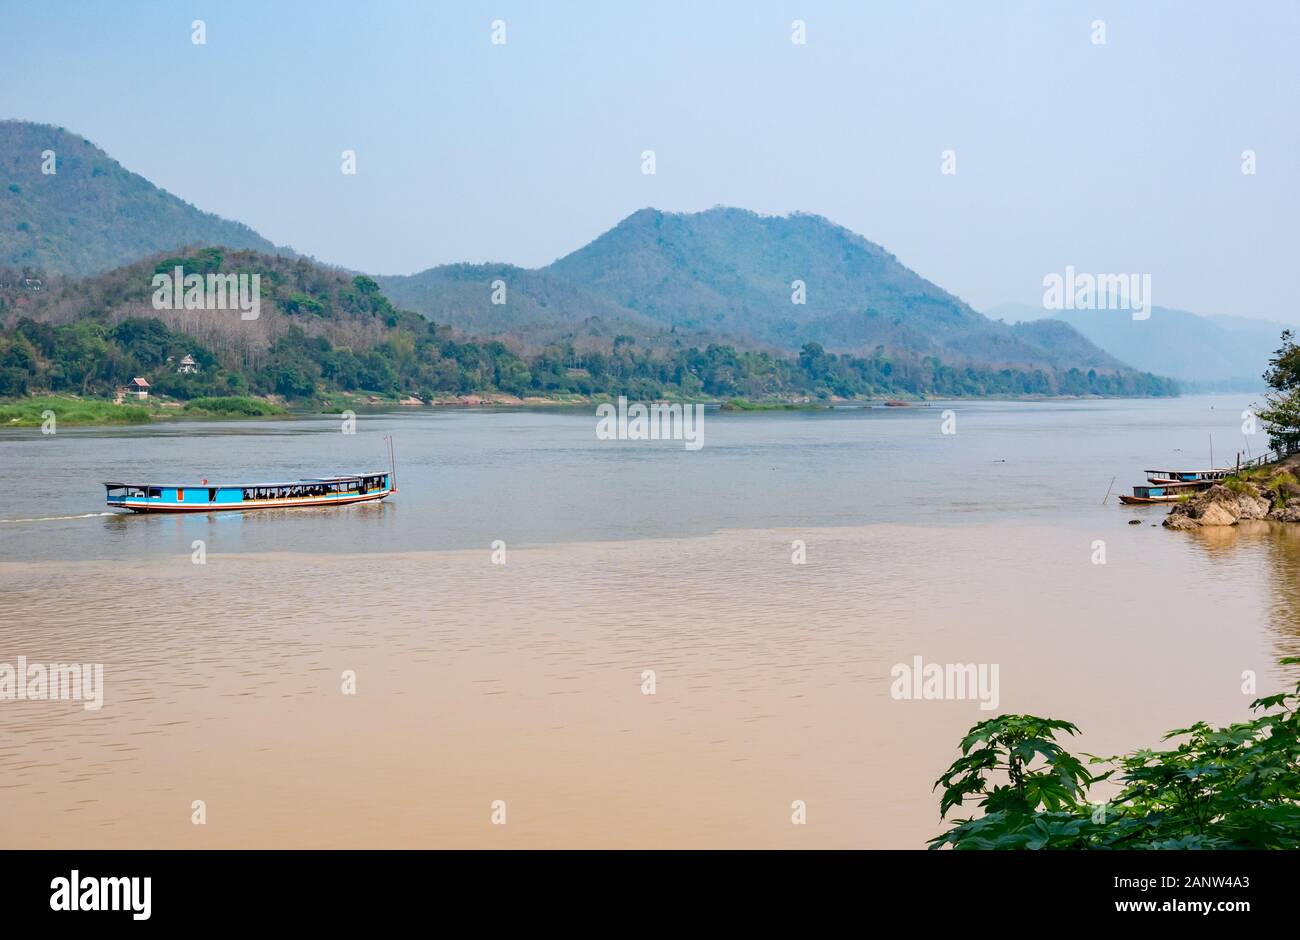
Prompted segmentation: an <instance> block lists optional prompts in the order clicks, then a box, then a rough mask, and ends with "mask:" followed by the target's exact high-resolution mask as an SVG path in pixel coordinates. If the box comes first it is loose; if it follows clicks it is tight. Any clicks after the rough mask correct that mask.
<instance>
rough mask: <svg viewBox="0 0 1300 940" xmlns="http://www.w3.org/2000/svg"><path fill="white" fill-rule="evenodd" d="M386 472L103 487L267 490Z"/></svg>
mask: <svg viewBox="0 0 1300 940" xmlns="http://www.w3.org/2000/svg"><path fill="white" fill-rule="evenodd" d="M388 472H389V471H387V470H375V471H373V472H371V473H358V474H352V475H349V476H340V477H313V478H310V479H306V480H289V481H286V482H281V483H117V482H105V483H104V485H105V486H110V487H117V486H136V487H140V488H141V489H144V488H148V487H155V488H166V489H170V488H171V487H177V488H180V489H202V488H204V487H207V488H209V489H216V490H247V489H263V488H268V487H273V486H308V485H311V484H319V483H353V482H356V481H358V480H363V479H365V478H366V477H382V476H387V475H388Z"/></svg>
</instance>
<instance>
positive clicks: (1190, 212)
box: [0, 0, 1300, 321]
mask: <svg viewBox="0 0 1300 940" xmlns="http://www.w3.org/2000/svg"><path fill="white" fill-rule="evenodd" d="M498 18H500V19H503V20H505V21H506V24H507V33H506V35H507V42H506V44H505V45H504V46H494V45H492V44H491V43H490V41H489V40H490V28H491V27H490V24H491V22H492V20H494V19H498ZM193 19H203V20H205V21H206V24H207V44H206V45H204V46H196V45H194V44H192V42H191V38H190V22H191V20H193ZM795 19H802V20H804V21H805V22H806V23H807V37H808V40H807V44H806V45H803V46H799V45H794V44H792V43H791V41H790V32H791V26H790V24H791V21H792V20H795ZM1095 19H1102V20H1104V21H1105V24H1106V25H1105V28H1106V40H1107V41H1106V44H1105V45H1094V44H1093V43H1092V42H1091V32H1092V28H1091V23H1092V21H1093V20H1095ZM0 22H2V23H3V27H4V28H3V31H2V32H0V116H3V117H17V118H24V119H29V120H35V121H42V122H48V123H53V124H59V125H62V126H64V127H66V128H68V129H70V130H73V131H76V132H78V133H80V134H84V135H85V136H86V137H88V138H90V140H92V141H93V142H94V143H96V144H98V145H99V146H100V147H102V148H104V149H105V150H106V151H108V153H109V154H110V155H112V156H113V157H115V158H116V159H118V160H119V161H121V162H122V163H123V164H124V165H125V166H126V167H127V168H128V169H131V170H134V171H136V172H138V173H140V174H142V175H144V176H145V177H147V178H148V179H150V180H152V181H153V182H154V183H156V184H158V185H160V186H162V187H164V188H166V189H168V190H170V191H171V192H173V193H175V194H176V195H178V196H181V197H182V198H184V199H187V200H189V201H190V202H192V203H194V204H195V205H197V206H199V207H200V208H203V209H206V210H209V211H212V212H217V213H219V214H221V215H224V216H228V217H230V218H234V219H238V220H240V221H242V222H245V223H247V224H249V225H251V226H252V227H253V228H255V229H257V230H258V231H259V232H261V233H262V234H263V235H265V236H266V237H268V238H270V239H271V240H273V241H275V242H277V243H280V244H289V245H292V246H293V247H294V248H296V249H298V250H299V251H303V252H306V253H309V254H312V255H314V256H316V257H317V258H320V259H321V260H324V261H328V262H332V263H336V264H340V265H345V266H348V267H352V268H359V269H363V270H366V271H370V272H374V273H381V274H390V273H407V272H411V271H416V270H419V269H421V268H425V267H428V266H431V265H434V264H440V263H444V262H451V261H488V260H495V261H508V262H513V263H515V264H520V265H527V266H536V265H542V264H546V263H548V262H550V261H552V260H554V259H555V258H557V257H559V256H561V255H563V254H566V253H567V252H569V251H572V250H573V249H575V248H577V247H579V246H581V245H582V244H584V243H586V242H587V241H589V240H591V239H592V238H594V237H595V236H596V235H598V234H600V233H601V232H602V231H604V230H605V229H607V228H609V227H610V226H612V225H614V224H615V223H616V222H617V221H618V220H619V219H621V218H623V217H624V216H626V215H627V214H629V213H630V212H632V211H634V210H636V209H638V208H641V207H643V206H648V205H649V206H656V207H658V208H661V209H667V210H674V211H689V210H698V209H705V208H708V207H710V206H713V205H717V204H725V205H735V206H744V207H747V208H750V209H755V210H758V211H761V212H773V213H784V212H787V211H790V210H803V211H807V212H815V213H820V214H822V215H825V216H827V217H829V218H830V219H832V220H834V221H836V222H839V223H841V224H843V225H845V226H848V227H849V228H851V229H853V230H855V231H857V232H860V233H861V234H863V235H865V236H866V237H867V238H869V239H871V240H873V241H875V242H878V243H880V244H882V245H884V246H885V247H886V248H888V249H889V250H890V251H892V252H894V253H895V254H896V255H898V257H899V258H900V260H902V261H903V262H904V263H905V264H907V265H909V266H910V267H912V268H914V269H916V270H917V271H918V272H920V273H921V274H923V275H924V276H926V277H928V278H930V279H931V280H933V281H935V282H936V283H938V284H940V285H941V286H943V287H945V288H947V289H948V290H950V291H952V292H954V293H956V294H958V295H960V296H961V297H963V298H965V299H966V300H968V301H970V302H971V303H972V304H974V305H975V306H976V307H977V308H982V307H985V306H988V305H992V304H994V303H997V302H999V301H1004V300H1005V301H1020V302H1026V303H1040V302H1041V298H1042V286H1041V285H1042V279H1043V276H1044V275H1045V274H1047V273H1048V272H1053V271H1055V272H1061V271H1063V270H1064V268H1065V266H1066V265H1067V264H1072V265H1074V266H1075V268H1076V269H1077V270H1079V271H1086V272H1144V273H1150V274H1151V276H1152V292H1153V298H1154V302H1155V303H1156V304H1157V305H1162V306H1176V307H1183V308H1186V309H1191V310H1195V311H1198V312H1204V313H1239V314H1244V315H1253V316H1266V317H1273V318H1278V319H1287V320H1297V321H1300V304H1298V303H1297V301H1296V299H1295V290H1294V285H1293V284H1292V279H1293V277H1294V276H1295V273H1296V271H1297V265H1296V259H1297V254H1298V250H1300V223H1298V220H1297V214H1298V213H1297V209H1300V184H1298V182H1297V170H1298V168H1300V120H1297V118H1298V117H1300V107H1298V105H1300V65H1298V64H1297V63H1300V4H1297V3H1292V2H1280V0H1279V2H1269V3H1221V4H1211V3H1194V2H1180V3H1173V2H1171V3H1156V2H1141V3H1133V2H1126V3H1106V2H1091V3H1074V2H1061V0H1042V2H1031V3H993V2H986V3H973V2H964V0H951V2H942V3H905V2H865V0H860V2H854V3H821V2H812V0H790V2H762V3H759V2H745V3H741V2H708V3H706V2H695V3H673V2H655V3H648V2H628V0H606V2H603V3H578V2H571V3H566V2H551V3H542V2H533V3H522V2H504V0H502V2H492V3H472V2H464V3H449V2H448V3H433V2H425V3H399V2H381V0H376V2H373V3H364V2H348V3H331V2H327V0H315V2H310V3H289V2H281V0H275V2H265V0H262V2H218V0H187V2H175V0H173V2H169V3H139V2H129V0H124V2H117V3H93V2H87V3H61V2H42V3H36V2H31V3H19V2H14V0H3V2H0ZM345 149H353V150H355V151H356V152H357V160H358V172H357V175H356V176H345V175H343V174H342V173H341V172H340V153H341V152H342V151H343V150H345ZM645 149H653V150H654V151H655V152H656V155H657V170H658V172H657V174H656V175H654V176H646V175H643V174H642V172H641V157H640V155H641V151H642V150H645ZM947 149H953V150H955V151H956V154H957V174H956V175H955V176H944V175H942V174H941V173H940V155H941V153H942V152H943V151H944V150H947ZM1246 149H1252V150H1254V151H1256V153H1257V155H1258V173H1257V175H1255V176H1246V175H1243V174H1242V172H1241V152H1242V151H1243V150H1246Z"/></svg>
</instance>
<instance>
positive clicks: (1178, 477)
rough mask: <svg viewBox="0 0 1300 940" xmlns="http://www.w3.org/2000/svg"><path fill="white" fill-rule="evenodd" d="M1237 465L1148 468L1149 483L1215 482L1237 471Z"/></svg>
mask: <svg viewBox="0 0 1300 940" xmlns="http://www.w3.org/2000/svg"><path fill="white" fill-rule="evenodd" d="M1237 472H1238V469H1237V468H1235V467H1228V468H1226V469H1223V470H1148V471H1146V474H1147V482H1148V483H1157V484H1158V483H1205V482H1210V483H1215V482H1217V481H1219V480H1226V479H1227V478H1228V477H1230V476H1232V475H1233V474H1234V473H1237Z"/></svg>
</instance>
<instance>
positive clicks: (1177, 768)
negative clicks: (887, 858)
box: [930, 658, 1300, 849]
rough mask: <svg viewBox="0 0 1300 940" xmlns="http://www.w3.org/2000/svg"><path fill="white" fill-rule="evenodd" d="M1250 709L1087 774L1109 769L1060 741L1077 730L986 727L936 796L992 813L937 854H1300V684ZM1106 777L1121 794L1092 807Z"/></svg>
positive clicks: (956, 830) (1050, 724)
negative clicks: (1239, 718) (1093, 792)
mask: <svg viewBox="0 0 1300 940" xmlns="http://www.w3.org/2000/svg"><path fill="white" fill-rule="evenodd" d="M1282 663H1283V664H1286V665H1293V664H1296V663H1300V658H1291V659H1284V660H1282ZM1250 707H1251V711H1252V712H1259V713H1260V714H1259V715H1258V716H1257V717H1255V718H1253V719H1251V720H1250V721H1246V722H1239V723H1237V724H1232V725H1229V726H1228V727H1226V728H1212V727H1210V726H1209V725H1208V724H1206V723H1205V722H1197V723H1196V724H1194V725H1192V726H1191V727H1188V728H1179V729H1177V730H1175V731H1171V732H1169V734H1168V735H1166V736H1165V738H1164V740H1165V741H1171V740H1174V739H1179V740H1180V741H1181V743H1178V744H1177V745H1176V746H1175V747H1173V748H1172V749H1171V750H1163V751H1162V750H1151V749H1142V750H1138V751H1134V752H1133V753H1131V754H1126V755H1122V756H1119V757H1110V758H1096V757H1091V758H1090V760H1089V765H1093V766H1095V765H1109V767H1110V769H1108V770H1105V771H1104V772H1103V773H1098V774H1093V773H1092V772H1091V771H1090V770H1089V769H1088V767H1086V766H1085V765H1084V763H1083V762H1082V761H1081V760H1079V759H1078V758H1076V757H1075V756H1073V755H1072V754H1070V753H1069V752H1068V751H1066V750H1065V749H1064V748H1062V747H1061V745H1060V744H1058V743H1057V742H1056V736H1057V734H1058V733H1065V734H1070V735H1073V734H1076V733H1078V729H1077V728H1076V727H1075V726H1074V725H1072V724H1070V723H1069V722H1067V721H1056V720H1053V719H1050V718H1038V717H1035V716H1034V715H999V716H998V717H997V718H991V719H989V720H988V721H982V722H980V723H979V724H977V725H975V726H974V727H973V728H971V729H970V731H969V733H967V735H966V737H965V738H964V739H963V740H962V742H961V751H962V757H961V758H960V759H958V760H957V761H955V762H954V763H953V764H952V766H951V767H949V768H948V770H947V771H946V772H945V773H944V775H943V776H942V777H940V778H939V780H938V781H937V782H936V783H935V787H936V788H939V787H942V788H943V796H942V798H941V800H940V802H939V814H940V817H941V818H942V817H943V816H946V815H947V813H948V811H949V810H950V809H952V808H953V807H957V806H961V805H962V803H963V802H964V801H965V800H967V799H978V801H979V806H980V807H981V808H982V809H983V810H984V815H983V816H981V817H979V818H972V819H966V820H961V821H958V822H957V823H956V825H954V826H953V828H951V829H949V830H948V831H947V832H945V833H943V834H941V835H938V836H935V837H934V838H933V839H931V840H930V847H931V848H942V847H943V846H951V847H953V848H956V849H1295V848H1300V711H1297V708H1298V707H1300V683H1297V685H1296V687H1295V691H1294V692H1284V693H1282V694H1279V695H1270V696H1268V697H1266V698H1261V699H1256V700H1255V701H1254V702H1252V703H1251V706H1250ZM1106 780H1114V781H1117V782H1119V783H1120V784H1121V789H1120V792H1119V793H1118V794H1117V795H1115V796H1113V797H1112V798H1111V799H1110V800H1109V802H1104V803H1103V802H1101V801H1100V799H1098V801H1097V802H1096V803H1091V802H1089V800H1088V788H1089V787H1090V786H1091V785H1092V784H1095V783H1100V782H1102V781H1106ZM995 781H996V782H995Z"/></svg>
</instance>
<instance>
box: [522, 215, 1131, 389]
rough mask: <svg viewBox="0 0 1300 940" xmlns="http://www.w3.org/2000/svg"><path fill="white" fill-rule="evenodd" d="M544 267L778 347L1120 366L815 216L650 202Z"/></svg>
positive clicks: (643, 306)
mask: <svg viewBox="0 0 1300 940" xmlns="http://www.w3.org/2000/svg"><path fill="white" fill-rule="evenodd" d="M547 270H548V271H551V272H554V273H556V274H559V275H562V276H563V277H566V278H568V279H569V280H571V281H573V282H574V283H576V284H578V285H580V286H582V287H585V288H587V289H588V290H590V291H592V292H594V293H597V294H600V295H602V296H605V297H607V298H609V299H610V300H613V301H615V302H617V303H618V304H620V305H621V306H625V307H627V308H629V309H631V310H635V311H637V312H640V313H643V314H645V315H646V316H650V317H653V318H654V319H656V320H658V321H660V322H661V323H664V324H672V325H676V326H677V327H678V328H679V329H681V328H687V329H709V330H716V331H719V332H721V333H723V334H725V335H729V336H732V337H736V338H743V339H746V340H748V341H749V342H752V343H761V344H769V345H771V346H774V347H776V348H779V349H798V348H799V347H800V346H802V345H803V344H804V343H806V342H809V341H813V342H818V343H821V344H822V345H823V346H825V347H826V348H828V349H835V350H844V351H850V352H865V351H873V350H875V349H877V348H880V349H883V350H884V351H885V352H888V353H906V354H911V355H918V356H938V357H940V358H941V359H943V360H944V361H946V362H950V363H953V364H959V365H974V366H977V367H982V368H1004V367H1012V368H1026V367H1028V368H1040V367H1047V368H1065V369H1068V368H1071V367H1075V368H1082V369H1089V368H1095V369H1116V370H1118V369H1123V368H1124V366H1123V364H1122V363H1120V362H1119V361H1117V360H1115V359H1114V358H1112V357H1110V356H1107V355H1106V354H1104V353H1102V352H1101V351H1100V350H1098V349H1096V348H1095V347H1093V346H1092V345H1091V344H1090V343H1088V342H1087V341H1086V340H1084V339H1083V338H1082V337H1079V336H1072V335H1070V331H1068V330H1059V329H1052V330H1042V329H1039V328H1029V329H1022V330H1017V329H1011V328H1009V327H1007V326H1005V325H1003V324H1000V323H994V322H991V321H990V320H988V319H987V318H986V317H984V316H983V315H981V314H979V313H977V312H976V311H975V310H973V309H971V307H970V306H968V305H967V304H965V303H963V302H962V301H961V300H959V299H958V298H956V297H954V296H953V295H951V294H949V293H948V292H947V291H944V290H942V289H940V288H939V287H937V286H935V285H934V284H932V283H930V282H929V281H927V280H925V279H924V278H923V277H921V276H920V275H918V274H916V273H915V272H914V271H911V270H910V269H908V268H907V267H905V266H904V265H902V264H901V263H900V262H899V261H898V259H897V258H895V257H894V256H893V255H891V254H890V253H889V252H887V251H886V250H885V249H883V248H881V247H880V246H879V245H875V244H873V243H871V242H869V241H867V240H866V239H865V238H863V237H862V236H860V235H857V234H855V233H854V232H851V231H849V230H848V229H846V228H843V227H841V226H839V225H835V224H834V223H832V222H830V221H828V220H826V219H824V218H821V217H820V216H814V215H802V214H795V215H790V216H763V215H759V214H757V213H754V212H749V211H747V210H744V209H726V208H719V209H711V210H709V211H707V212H698V213H667V212H660V211H658V210H655V209H643V210H641V211H639V212H636V213H634V214H632V215H631V216H629V217H628V218H626V219H624V220H623V221H622V222H620V223H619V224H618V225H616V226H615V227H614V228H613V229H611V230H610V231H608V232H606V233H605V234H604V235H601V236H600V237H599V238H597V239H596V240H595V241H593V242H591V243H590V244H588V245H586V246H585V247H583V248H580V249H578V250H577V251H575V252H573V253H572V254H570V255H567V256H565V257H563V258H561V259H560V260H559V261H556V262H555V263H554V264H552V265H551V266H550V267H549V268H548V269H547ZM796 282H801V284H802V287H803V298H802V299H803V302H802V303H795V302H794V300H795V293H796V289H797V287H798V285H796Z"/></svg>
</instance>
